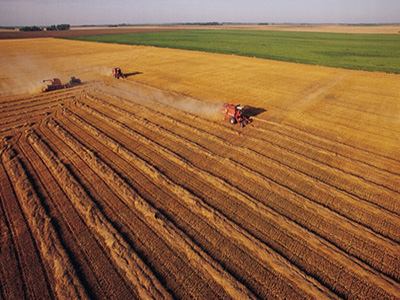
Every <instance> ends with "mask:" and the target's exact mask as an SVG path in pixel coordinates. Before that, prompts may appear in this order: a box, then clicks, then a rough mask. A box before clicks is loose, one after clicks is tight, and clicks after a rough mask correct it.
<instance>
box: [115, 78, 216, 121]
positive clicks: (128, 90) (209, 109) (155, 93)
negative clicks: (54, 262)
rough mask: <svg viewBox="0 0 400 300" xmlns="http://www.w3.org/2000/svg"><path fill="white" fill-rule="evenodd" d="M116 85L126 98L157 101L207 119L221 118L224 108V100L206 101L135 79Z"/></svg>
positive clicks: (122, 81)
mask: <svg viewBox="0 0 400 300" xmlns="http://www.w3.org/2000/svg"><path fill="white" fill-rule="evenodd" d="M114 83H115V81H114ZM113 85H114V84H113ZM114 86H118V89H119V92H120V93H121V92H122V93H124V95H123V96H124V98H126V99H131V100H132V101H138V100H139V101H150V102H155V103H159V104H161V105H165V106H168V107H171V108H174V109H177V110H180V111H184V112H187V113H190V114H193V115H196V116H200V117H204V118H207V119H212V120H220V119H221V113H220V112H221V108H222V102H221V103H215V102H213V103H211V102H206V101H204V100H199V99H195V98H192V97H189V96H186V95H182V94H179V93H176V92H172V91H165V90H160V89H157V88H154V87H151V86H148V85H145V84H141V83H138V82H133V81H129V82H127V81H125V80H121V81H119V82H118V83H117V84H115V85H114Z"/></svg>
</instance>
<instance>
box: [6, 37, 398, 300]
mask: <svg viewBox="0 0 400 300" xmlns="http://www.w3.org/2000/svg"><path fill="white" fill-rule="evenodd" d="M0 66H1V68H0V93H1V96H0V141H1V148H0V153H1V155H0V158H1V159H0V180H1V182H0V200H1V201H0V260H1V264H0V298H3V299H399V298H400V96H399V95H400V76H399V75H392V74H384V73H373V72H361V71H349V70H342V69H333V68H325V67H319V66H307V65H301V64H293V63H285V62H276V61H268V60H262V59H255V58H244V57H237V56H231V55H219V54H209V53H201V52H190V51H181V50H171V49H159V48H153V47H139V46H121V45H111V44H100V43H90V42H77V41H67V40H57V39H52V38H47V39H24V40H2V41H0ZM113 67H121V69H122V71H123V72H124V73H125V74H127V75H128V77H127V78H126V79H119V80H117V79H114V78H112V76H111V70H112V68H113ZM71 76H75V77H78V78H80V79H81V80H82V82H83V84H82V85H79V86H76V87H73V88H68V89H62V90H58V91H53V92H47V93H41V92H40V90H41V88H42V87H43V82H42V80H43V79H47V78H53V77H59V78H60V79H61V80H62V82H64V83H66V82H67V81H68V80H69V78H70V77H71ZM224 102H230V103H235V104H239V103H240V104H242V105H245V106H246V107H247V113H248V114H250V115H251V117H252V120H253V122H252V123H251V124H250V125H247V126H246V127H244V128H243V129H242V128H240V126H237V125H231V124H230V123H229V122H227V121H225V120H222V119H221V117H222V115H220V113H219V110H220V107H221V105H222V103H224Z"/></svg>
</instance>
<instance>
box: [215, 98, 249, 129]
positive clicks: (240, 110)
mask: <svg viewBox="0 0 400 300" xmlns="http://www.w3.org/2000/svg"><path fill="white" fill-rule="evenodd" d="M244 110H245V108H244V107H243V106H241V105H240V104H238V105H235V104H229V103H224V104H223V105H222V110H221V113H222V114H223V115H224V119H225V120H229V122H230V123H231V124H238V125H240V127H242V128H243V127H244V126H245V125H247V124H250V123H251V120H250V119H249V118H247V117H246V116H245V113H244Z"/></svg>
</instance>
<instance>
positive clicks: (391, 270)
mask: <svg viewBox="0 0 400 300" xmlns="http://www.w3.org/2000/svg"><path fill="white" fill-rule="evenodd" d="M75 104H76V105H77V106H78V107H79V108H80V109H84V110H86V111H87V112H89V113H91V114H93V115H94V116H97V117H99V118H101V119H103V120H104V121H106V122H108V123H111V124H114V125H115V126H116V127H117V128H118V129H121V130H123V131H125V132H126V133H127V135H128V136H130V137H131V138H132V139H134V140H136V141H138V142H141V143H142V144H144V145H146V146H147V147H149V148H154V149H157V151H158V152H160V153H162V154H163V156H165V157H166V158H167V159H168V160H170V161H173V162H175V163H176V164H177V165H179V166H180V167H181V168H184V169H186V170H187V171H188V172H189V173H192V174H196V176H199V177H200V178H202V179H203V180H205V181H206V182H208V183H209V184H211V185H213V186H214V188H217V189H219V190H223V192H224V194H227V195H230V196H231V197H233V198H236V199H238V200H240V201H241V202H242V203H243V204H244V205H245V206H249V207H251V208H252V209H255V210H257V211H258V212H260V213H263V214H264V215H265V216H266V217H267V218H271V216H272V215H274V214H273V213H272V212H271V211H270V209H269V208H267V207H266V206H265V205H264V204H262V203H260V202H259V201H257V200H256V199H253V198H252V197H250V196H248V195H245V194H244V193H243V192H241V191H240V190H237V189H236V188H235V187H232V186H231V185H229V184H227V183H226V182H225V181H224V180H222V179H221V178H219V177H216V176H215V175H213V174H210V173H209V172H207V171H204V170H202V169H200V168H197V167H195V166H193V165H192V164H191V163H190V162H188V161H187V160H184V159H183V158H181V157H180V156H178V155H177V154H175V153H174V152H172V151H170V150H168V149H166V148H164V147H162V146H160V145H159V144H156V143H155V142H154V141H152V140H149V139H148V138H146V137H144V136H142V135H141V134H138V133H137V132H135V131H133V130H132V129H130V128H129V127H127V126H126V125H124V124H122V123H120V122H119V121H117V120H115V119H112V118H110V117H108V116H106V115H105V114H103V113H101V112H99V111H97V110H95V109H94V108H91V107H89V106H88V105H86V104H84V103H82V102H80V101H76V102H75ZM75 119H76V118H75ZM82 124H83V123H82V122H80V125H82ZM83 126H85V125H83ZM86 127H88V126H86ZM88 130H90V131H91V132H92V133H93V134H94V135H95V136H98V137H100V140H101V141H103V142H105V143H106V144H107V145H108V146H109V147H110V148H111V149H113V150H114V151H116V152H117V153H118V154H119V155H123V156H124V157H125V158H127V159H128V160H130V161H133V162H135V161H136V159H134V158H133V157H132V154H131V153H130V152H129V151H128V150H127V149H125V148H124V147H122V146H121V145H120V144H119V143H117V142H116V141H114V140H113V139H111V138H110V137H108V136H106V135H105V134H102V133H100V132H99V131H96V130H94V129H93V128H89V129H88ZM321 214H322V213H321ZM330 221H331V222H333V223H336V222H338V221H337V220H336V219H330ZM275 222H276V223H279V221H277V220H275ZM342 222H343V221H342ZM342 222H341V223H340V225H342ZM285 226H286V223H285V224H281V225H280V226H279V227H280V228H283V227H285ZM338 226H339V223H338ZM351 228H352V231H353V232H357V233H358V231H357V230H356V229H355V228H353V226H351ZM298 229H299V228H298ZM298 229H297V230H298ZM348 230H349V229H348ZM295 231H296V230H295V229H294V228H290V229H288V232H295ZM346 233H347V231H346ZM308 234H309V233H308ZM303 235H304V236H306V235H307V234H306V233H303ZM361 235H362V237H363V238H365V240H364V243H365V244H364V247H362V249H360V252H358V251H357V252H355V251H353V254H355V255H356V256H357V257H359V258H361V259H365V258H366V257H368V255H365V253H364V249H365V250H366V248H367V247H366V246H368V247H371V248H376V249H382V250H381V251H383V252H384V253H385V254H383V255H384V257H385V260H388V261H390V262H391V263H389V264H385V265H382V258H377V259H376V260H367V261H368V263H369V264H371V266H372V267H375V268H376V269H378V270H381V271H382V272H384V273H385V274H387V275H389V276H390V277H393V278H395V279H396V280H399V279H400V274H399V273H398V270H399V268H400V259H399V258H398V257H393V256H392V254H391V253H395V252H396V251H397V250H393V246H392V245H391V244H390V243H385V242H384V241H382V240H379V239H378V240H377V239H376V237H373V236H372V235H370V234H368V233H366V232H362V233H360V234H359V235H358V236H359V238H361ZM324 236H325V237H328V240H330V241H331V242H333V243H334V244H338V243H339V246H341V248H345V245H342V243H341V242H338V240H336V239H335V238H334V237H332V236H330V235H329V234H325V235H324ZM352 238H353V236H352ZM318 243H320V242H318ZM318 243H317V244H318ZM389 249H391V250H392V251H393V252H386V251H389ZM396 249H397V248H396ZM339 261H340V259H339ZM396 266H398V267H396Z"/></svg>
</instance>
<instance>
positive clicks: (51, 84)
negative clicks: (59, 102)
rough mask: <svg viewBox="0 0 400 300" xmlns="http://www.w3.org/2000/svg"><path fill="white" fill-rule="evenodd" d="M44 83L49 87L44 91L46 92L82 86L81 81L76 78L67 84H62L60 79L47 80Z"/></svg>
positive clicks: (72, 78)
mask: <svg viewBox="0 0 400 300" xmlns="http://www.w3.org/2000/svg"><path fill="white" fill-rule="evenodd" d="M43 82H44V83H46V84H47V87H45V88H44V89H43V91H44V92H50V91H55V90H61V89H66V88H70V87H73V86H76V85H78V84H81V80H80V79H79V78H75V77H71V80H70V81H69V82H68V83H67V84H62V83H61V80H60V79H59V78H52V79H45V80H43Z"/></svg>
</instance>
